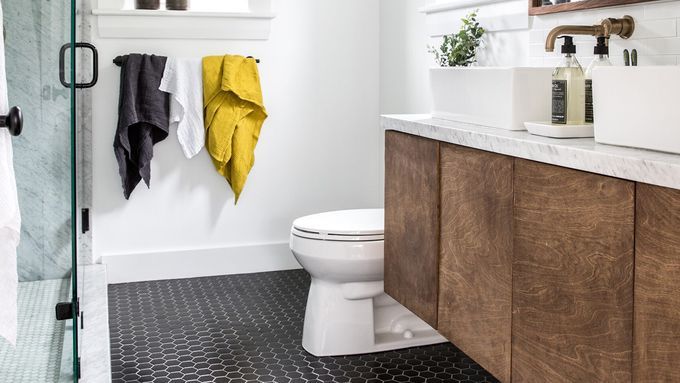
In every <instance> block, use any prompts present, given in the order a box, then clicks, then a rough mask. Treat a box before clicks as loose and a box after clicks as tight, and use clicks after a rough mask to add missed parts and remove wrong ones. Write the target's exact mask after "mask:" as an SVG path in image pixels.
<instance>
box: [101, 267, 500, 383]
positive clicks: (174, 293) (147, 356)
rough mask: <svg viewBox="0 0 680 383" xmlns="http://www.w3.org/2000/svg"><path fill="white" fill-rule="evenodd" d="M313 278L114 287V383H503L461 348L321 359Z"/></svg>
mask: <svg viewBox="0 0 680 383" xmlns="http://www.w3.org/2000/svg"><path fill="white" fill-rule="evenodd" d="M309 282H310V280H309V276H308V274H307V273H306V272H305V271H303V270H292V271H279V272H271V273H259V274H244V275H228V276H219V277H208V278H193V279H179V280H170V281H154V282H140V283H128V284H119V285H111V286H109V315H110V317H109V319H110V328H111V358H112V378H113V382H114V383H123V382H125V383H127V382H130V383H132V382H134V383H138V382H153V383H185V382H214V383H221V382H232V383H243V382H279V383H303V382H338V383H342V382H351V383H354V382H376V383H380V382H428V383H437V382H495V381H496V380H495V379H494V378H493V377H492V376H491V375H489V374H488V373H487V372H486V371H484V370H483V369H482V368H481V367H480V366H479V365H478V364H476V363H475V362H474V361H472V360H471V359H470V358H468V357H467V356H466V355H465V354H463V353H462V352H461V351H460V350H458V349H457V348H456V347H454V346H453V345H451V344H440V345H434V346H426V347H415V348H409V349H403V350H396V351H390V352H383V353H376V354H367V355H356V356H341V357H322V358H317V357H314V356H312V355H310V354H308V353H307V352H306V351H305V350H304V349H303V348H302V344H301V339H302V325H303V320H304V314H305V304H306V301H307V291H308V288H309Z"/></svg>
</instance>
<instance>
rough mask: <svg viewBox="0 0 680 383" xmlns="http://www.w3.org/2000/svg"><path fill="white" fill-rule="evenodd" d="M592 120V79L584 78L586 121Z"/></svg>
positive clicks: (591, 121) (589, 122)
mask: <svg viewBox="0 0 680 383" xmlns="http://www.w3.org/2000/svg"><path fill="white" fill-rule="evenodd" d="M593 121H594V118H593V80H586V123H588V124H592V123H593Z"/></svg>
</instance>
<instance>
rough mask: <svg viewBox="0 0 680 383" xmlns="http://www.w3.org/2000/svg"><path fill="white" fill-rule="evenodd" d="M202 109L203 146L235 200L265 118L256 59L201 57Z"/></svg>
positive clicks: (239, 193) (251, 164) (238, 194)
mask: <svg viewBox="0 0 680 383" xmlns="http://www.w3.org/2000/svg"><path fill="white" fill-rule="evenodd" d="M203 109H204V111H205V129H206V143H205V146H206V148H208V153H210V157H212V161H213V164H215V168H217V171H218V172H219V173H220V174H221V175H222V176H224V178H226V179H227V182H229V185H230V186H231V189H232V190H233V191H234V194H235V196H236V200H235V201H234V204H235V203H236V202H238V198H239V196H240V195H241V192H242V191H243V187H244V186H245V184H246V179H247V178H248V173H249V172H250V169H251V168H252V167H253V164H254V163H255V145H257V139H258V138H259V136H260V129H261V128H262V124H263V123H264V120H265V119H266V118H267V111H266V110H265V108H264V103H263V102H262V89H261V88H260V75H259V73H258V71H257V64H256V63H255V59H253V58H245V57H243V56H232V55H226V56H209V57H204V58H203Z"/></svg>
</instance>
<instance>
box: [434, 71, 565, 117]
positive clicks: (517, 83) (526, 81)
mask: <svg viewBox="0 0 680 383" xmlns="http://www.w3.org/2000/svg"><path fill="white" fill-rule="evenodd" d="M551 76H552V68H515V67H454V68H431V69H430V88H431V91H432V103H433V110H432V117H434V118H440V119H444V120H452V121H460V122H467V123H471V124H478V125H485V126H491V127H495V128H502V129H508V130H525V129H524V122H525V121H550V99H551V98H550V95H551V82H552V77H551Z"/></svg>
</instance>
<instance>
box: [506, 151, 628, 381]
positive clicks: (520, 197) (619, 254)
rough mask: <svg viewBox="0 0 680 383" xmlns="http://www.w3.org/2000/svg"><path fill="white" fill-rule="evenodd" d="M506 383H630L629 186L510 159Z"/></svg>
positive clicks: (616, 180) (607, 178)
mask: <svg viewBox="0 0 680 383" xmlns="http://www.w3.org/2000/svg"><path fill="white" fill-rule="evenodd" d="M514 184H515V241H514V254H513V257H514V261H513V285H514V286H513V317H512V322H513V323H512V378H513V382H580V383H587V382H630V381H631V377H632V375H631V365H632V332H633V246H634V245H633V240H634V238H633V237H634V202H635V201H634V198H635V184H634V183H633V182H629V181H624V180H620V179H616V178H611V177H605V176H601V175H596V174H591V173H586V172H581V171H577V170H572V169H566V168H561V167H557V166H552V165H545V164H540V163H536V162H531V161H526V160H520V159H516V160H515V183H514Z"/></svg>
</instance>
